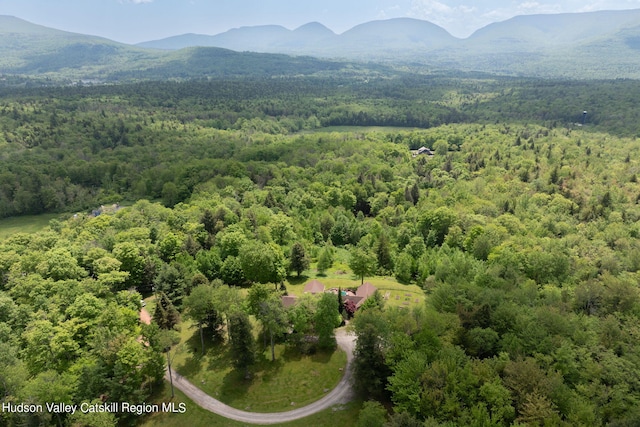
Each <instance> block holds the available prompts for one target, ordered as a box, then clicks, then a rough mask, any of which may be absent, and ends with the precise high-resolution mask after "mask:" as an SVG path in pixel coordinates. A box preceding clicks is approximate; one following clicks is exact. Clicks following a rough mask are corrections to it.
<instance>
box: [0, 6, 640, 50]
mask: <svg viewBox="0 0 640 427" xmlns="http://www.w3.org/2000/svg"><path fill="white" fill-rule="evenodd" d="M636 8H640V0H594V1H576V0H561V1H548V0H540V1H522V2H510V3H509V4H507V5H505V4H504V2H503V1H499V0H485V1H479V2H471V1H470V0H442V1H434V0H376V1H374V2H364V1H360V0H341V1H337V0H325V1H324V2H322V3H301V2H299V1H295V0H281V1H273V0H271V1H269V0H263V1H257V0H235V1H233V2H232V1H229V0H222V1H221V2H216V3H213V2H210V1H206V0H91V1H87V0H62V1H59V2H52V1H50V0H0V14H2V15H13V16H16V17H18V18H21V19H24V20H26V21H29V22H32V23H35V24H39V25H44V26H47V27H52V28H56V29H59V30H64V31H70V32H76V33H82V34H90V35H96V36H101V37H106V38H108V39H111V40H115V41H119V42H123V43H130V44H135V43H140V42H144V41H150V40H156V39H161V38H166V37H171V36H176V35H181V34H185V33H197V34H208V35H215V34H219V33H222V32H225V31H227V30H230V29H233V28H238V27H243V26H255V25H269V24H273V25H281V26H283V27H285V28H289V29H295V28H297V27H299V26H301V25H304V24H307V23H309V22H320V23H322V24H323V25H325V26H326V27H327V28H329V29H331V30H332V31H333V32H335V33H336V34H341V33H343V32H345V31H347V30H349V29H350V28H352V27H354V26H356V25H359V24H362V23H365V22H369V21H373V20H380V19H391V18H400V17H407V18H416V19H422V20H426V21H430V22H432V23H434V24H436V25H439V26H441V27H443V28H444V29H446V30H447V31H448V32H449V33H450V34H451V35H453V36H455V37H458V38H466V37H468V36H469V35H471V34H472V33H473V32H474V31H476V30H477V29H479V28H482V27H484V26H486V25H488V24H491V23H493V22H499V21H504V20H507V19H509V18H512V17H514V16H517V15H532V14H541V13H577V12H592V11H598V10H625V9H636Z"/></svg>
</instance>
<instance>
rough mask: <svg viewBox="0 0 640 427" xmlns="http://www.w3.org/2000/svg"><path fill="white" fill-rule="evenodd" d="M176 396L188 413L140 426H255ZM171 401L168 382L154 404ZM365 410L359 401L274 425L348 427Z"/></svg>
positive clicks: (162, 416) (145, 421)
mask: <svg viewBox="0 0 640 427" xmlns="http://www.w3.org/2000/svg"><path fill="white" fill-rule="evenodd" d="M175 395H176V397H175V398H174V399H173V402H176V407H177V406H178V404H179V403H180V402H184V403H185V404H186V407H187V410H186V412H185V413H184V414H179V413H176V414H172V413H162V412H159V413H155V414H152V415H149V416H146V417H144V418H141V419H140V420H139V422H138V424H137V425H138V426H139V427H184V426H188V427H211V426H215V427H244V426H250V425H251V424H246V423H241V422H237V421H233V420H228V419H226V418H223V417H221V416H219V415H216V414H214V413H211V412H209V411H207V410H204V409H202V408H200V407H199V406H198V405H196V404H195V403H193V402H192V401H191V400H190V399H189V398H188V397H186V396H185V395H184V394H183V393H182V392H180V390H176V391H175ZM170 401H171V388H170V387H169V383H167V382H165V383H164V385H163V387H162V389H161V390H158V393H156V395H155V396H154V398H153V400H152V401H151V402H150V403H158V404H160V402H170ZM361 407H362V402H361V401H359V400H355V401H352V402H349V403H346V404H344V405H339V406H334V407H333V408H329V409H326V410H324V411H321V412H318V413H317V414H314V415H311V416H309V417H306V418H302V419H300V420H297V421H291V422H288V423H283V424H273V425H275V426H281V427H348V426H352V425H354V424H355V421H356V420H357V419H358V414H359V412H360V409H361Z"/></svg>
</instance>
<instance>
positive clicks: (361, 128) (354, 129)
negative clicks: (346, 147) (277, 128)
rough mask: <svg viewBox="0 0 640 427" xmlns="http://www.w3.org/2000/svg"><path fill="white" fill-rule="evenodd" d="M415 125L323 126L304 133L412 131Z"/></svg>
mask: <svg viewBox="0 0 640 427" xmlns="http://www.w3.org/2000/svg"><path fill="white" fill-rule="evenodd" d="M416 129H417V128H415V127H400V126H327V127H323V128H318V129H313V130H309V131H303V132H304V133H316V132H398V131H412V130H416Z"/></svg>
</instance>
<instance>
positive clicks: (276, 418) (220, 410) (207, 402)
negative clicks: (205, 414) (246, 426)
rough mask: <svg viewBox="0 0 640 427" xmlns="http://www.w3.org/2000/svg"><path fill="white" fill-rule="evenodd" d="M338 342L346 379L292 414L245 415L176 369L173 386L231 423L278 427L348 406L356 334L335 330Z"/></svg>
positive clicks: (251, 413)
mask: <svg viewBox="0 0 640 427" xmlns="http://www.w3.org/2000/svg"><path fill="white" fill-rule="evenodd" d="M336 341H337V342H338V346H340V348H341V349H343V350H344V351H345V352H346V353H347V366H346V369H345V373H344V376H343V377H342V379H341V380H340V382H339V383H338V385H337V386H336V388H334V389H333V390H331V391H330V392H329V393H327V395H326V396H324V397H323V398H322V399H320V400H317V401H315V402H313V403H311V404H309V405H307V406H303V407H302V408H298V409H294V410H292V411H287V412H270V413H260V412H246V411H241V410H239V409H236V408H232V407H231V406H229V405H225V404H224V403H222V402H220V401H219V400H216V399H214V398H213V397H211V396H209V395H208V394H206V393H205V392H203V391H202V390H200V389H199V388H198V387H196V386H195V385H193V384H191V383H190V382H189V381H188V380H187V379H186V378H184V377H183V376H182V375H180V374H178V373H177V372H175V370H173V371H172V373H173V385H174V386H175V387H176V388H177V389H179V390H180V391H182V392H183V393H184V394H186V395H187V396H188V397H189V398H190V399H191V400H193V401H194V402H195V403H196V404H197V405H198V406H200V407H202V408H204V409H206V410H208V411H211V412H214V413H216V414H218V415H221V416H223V417H225V418H229V419H232V420H236V421H240V422H244V423H250V424H278V423H284V422H287V421H293V420H297V419H299V418H304V417H307V416H309V415H311V414H315V413H316V412H320V411H322V410H324V409H327V408H330V407H332V406H334V405H337V404H341V403H346V402H348V401H350V400H351V398H352V397H353V391H352V388H351V369H352V364H351V362H352V360H353V350H354V347H355V335H353V334H348V333H347V331H346V330H345V329H344V328H342V329H339V330H337V331H336ZM165 378H166V379H167V380H168V379H169V373H168V372H167V373H166V374H165Z"/></svg>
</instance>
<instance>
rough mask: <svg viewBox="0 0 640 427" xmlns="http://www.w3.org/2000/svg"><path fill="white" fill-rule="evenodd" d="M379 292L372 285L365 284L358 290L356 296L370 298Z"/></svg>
mask: <svg viewBox="0 0 640 427" xmlns="http://www.w3.org/2000/svg"><path fill="white" fill-rule="evenodd" d="M377 290H378V288H376V287H375V286H373V285H372V284H371V283H369V282H365V283H364V285H362V286H360V287H359V288H358V290H357V291H356V295H357V296H359V297H364V298H368V297H370V296H371V295H373V294H374V293H375V292H376V291H377Z"/></svg>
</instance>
